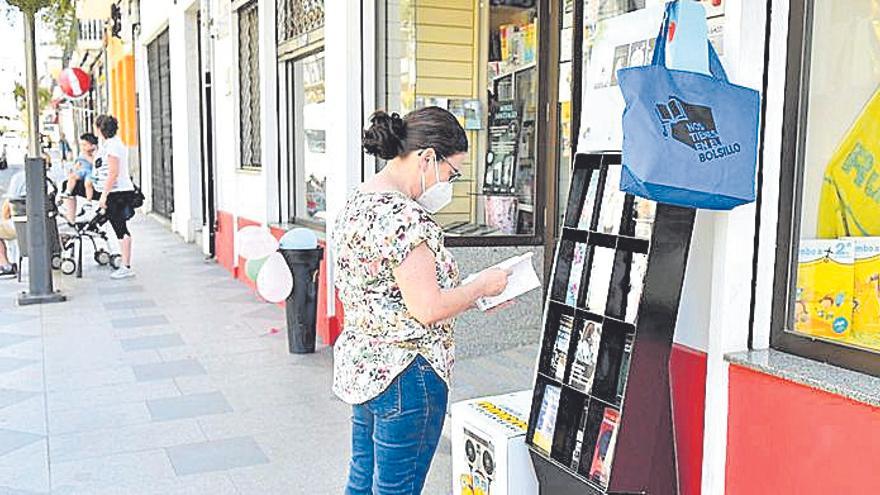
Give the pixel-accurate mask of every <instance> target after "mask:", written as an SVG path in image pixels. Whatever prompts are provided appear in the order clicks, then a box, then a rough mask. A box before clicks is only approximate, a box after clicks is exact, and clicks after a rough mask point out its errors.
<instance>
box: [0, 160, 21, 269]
mask: <svg viewBox="0 0 880 495" xmlns="http://www.w3.org/2000/svg"><path fill="white" fill-rule="evenodd" d="M24 179H25V177H24V169H22V170H21V171H19V172H18V173H16V174H15V175H13V176H12V178H11V179H10V180H9V189H8V190H7V191H6V197H5V198H4V200H3V205H2V206H0V277H14V276H15V275H16V274H17V273H18V267H17V266H16V265H15V263H12V262H10V261H9V256H8V254H7V253H8V251H7V249H6V243H7V242H8V241H13V240H15V238H16V235H15V225H13V223H12V205H11V204H10V203H9V201H10V200H13V199H21V198H24V197H25V193H26V189H25V188H26V183H25V180H24Z"/></svg>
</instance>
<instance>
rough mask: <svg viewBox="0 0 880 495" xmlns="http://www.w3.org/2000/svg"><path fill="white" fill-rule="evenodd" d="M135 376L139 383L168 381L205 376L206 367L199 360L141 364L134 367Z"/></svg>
mask: <svg viewBox="0 0 880 495" xmlns="http://www.w3.org/2000/svg"><path fill="white" fill-rule="evenodd" d="M133 369H134V375H135V377H136V378H137V381H139V382H146V381H154V380H167V379H170V378H176V377H178V376H192V375H204V374H206V373H207V371H205V368H204V366H202V364H201V363H200V362H199V361H198V360H197V359H181V360H180V361H167V362H163V363H153V364H140V365H137V366H133Z"/></svg>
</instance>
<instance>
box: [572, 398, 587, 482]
mask: <svg viewBox="0 0 880 495" xmlns="http://www.w3.org/2000/svg"><path fill="white" fill-rule="evenodd" d="M589 413H590V406H589V403H587V404H585V405H584V410H583V411H581V420H580V423H579V424H578V429H577V434H576V435H575V439H574V450H573V451H572V452H571V464H569V467H571V470H572V471H574V472H580V468H581V457H583V452H582V450H583V447H584V433H585V432H586V431H587V421H588V420H589Z"/></svg>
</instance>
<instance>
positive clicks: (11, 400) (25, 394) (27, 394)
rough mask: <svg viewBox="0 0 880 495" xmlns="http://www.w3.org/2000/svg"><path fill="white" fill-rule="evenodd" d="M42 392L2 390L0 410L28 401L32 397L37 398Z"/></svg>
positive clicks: (0, 389) (0, 392)
mask: <svg viewBox="0 0 880 495" xmlns="http://www.w3.org/2000/svg"><path fill="white" fill-rule="evenodd" d="M40 394H42V392H31V391H25V390H15V389H11V388H0V410H2V409H3V408H5V407H7V406H11V405H13V404H18V403H19V402H22V401H26V400H28V399H30V398H31V397H36V396H37V395H40Z"/></svg>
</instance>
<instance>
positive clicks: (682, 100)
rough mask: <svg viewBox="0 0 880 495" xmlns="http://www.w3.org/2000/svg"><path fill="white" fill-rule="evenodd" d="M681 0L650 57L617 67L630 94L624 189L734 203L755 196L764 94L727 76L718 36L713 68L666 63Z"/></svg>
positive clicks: (698, 203) (683, 201)
mask: <svg viewBox="0 0 880 495" xmlns="http://www.w3.org/2000/svg"><path fill="white" fill-rule="evenodd" d="M676 4H677V1H674V2H671V3H669V4H667V5H666V16H665V17H664V20H663V25H662V27H661V29H660V34H659V35H658V36H657V42H656V44H655V48H654V57H653V60H652V62H651V65H647V66H644V67H631V68H626V69H621V70H620V71H618V73H617V80H618V83H619V85H620V89H621V91H622V92H623V98H624V100H625V101H626V108H625V109H624V111H623V158H622V161H623V172H622V174H621V179H620V189H621V190H622V191H625V192H628V193H631V194H634V195H636V196H640V197H643V198H647V199H651V200H654V201H658V202H661V203H668V204H673V205H678V206H685V207H691V208H706V209H710V210H729V209H732V208H734V207H736V206H739V205H742V204H745V203H750V202H752V201H754V200H755V163H756V159H757V155H758V120H759V115H760V106H761V99H760V95H759V94H758V92H757V91H755V90H753V89H749V88H745V87H742V86H737V85H734V84H731V83H730V82H729V81H728V80H727V74H726V73H725V72H724V67H722V65H721V61H720V60H718V54H717V53H715V50H714V48H712V45H711V44H709V70H710V72H711V76H710V75H705V74H699V73H696V72H687V71H679V70H671V69H667V68H666V38H667V33H668V32H669V22H670V18H671V16H672V14H673V9H674V8H675V6H676ZM706 43H709V41H708V40H707V41H706Z"/></svg>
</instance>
